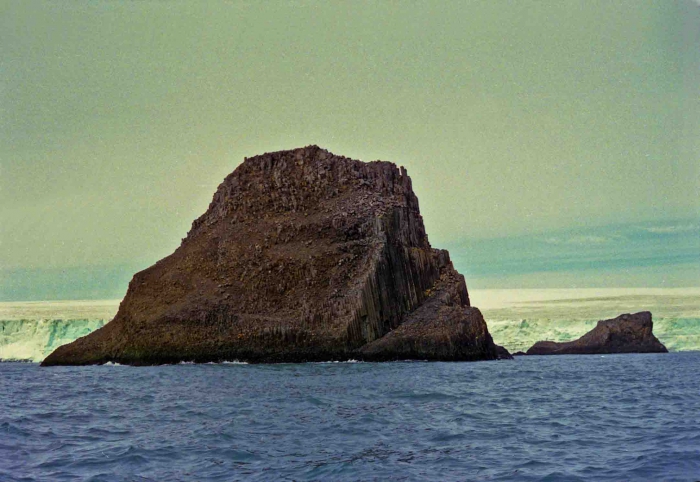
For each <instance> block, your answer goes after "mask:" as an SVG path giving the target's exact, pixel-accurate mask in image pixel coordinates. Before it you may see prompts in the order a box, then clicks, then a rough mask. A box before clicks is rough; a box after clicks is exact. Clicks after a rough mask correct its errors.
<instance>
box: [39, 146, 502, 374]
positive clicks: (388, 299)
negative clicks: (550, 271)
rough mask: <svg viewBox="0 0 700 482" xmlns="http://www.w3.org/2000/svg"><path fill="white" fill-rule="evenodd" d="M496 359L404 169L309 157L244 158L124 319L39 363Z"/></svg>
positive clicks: (137, 290)
mask: <svg viewBox="0 0 700 482" xmlns="http://www.w3.org/2000/svg"><path fill="white" fill-rule="evenodd" d="M500 357H501V358H504V357H506V356H504V355H503V353H501V356H500ZM496 358H499V352H497V348H496V345H494V343H493V340H492V338H491V335H490V334H489V332H488V329H487V327H486V323H485V322H484V319H483V317H482V316H481V313H480V312H479V310H477V309H475V308H472V307H470V304H469V296H468V293H467V287H466V284H465V281H464V277H463V276H462V275H461V274H459V273H457V271H455V269H454V267H453V266H452V263H451V261H450V257H449V254H448V253H447V251H444V250H438V249H433V248H432V247H431V246H430V243H429V242H428V237H427V235H426V233H425V228H424V226H423V219H422V217H421V215H420V212H419V209H418V199H417V198H416V196H415V194H414V193H413V189H412V186H411V179H410V178H409V177H408V175H407V173H406V170H405V169H404V168H401V169H399V168H397V167H396V165H394V164H392V163H389V162H380V161H375V162H369V163H364V162H361V161H356V160H352V159H348V158H346V157H342V156H336V155H334V154H332V153H330V152H328V151H326V150H324V149H321V148H319V147H317V146H309V147H305V148H301V149H295V150H289V151H280V152H274V153H267V154H263V155H260V156H256V157H252V158H248V159H246V160H245V162H243V163H242V164H241V165H240V166H239V167H238V168H237V169H236V170H235V171H234V172H233V173H231V174H230V175H229V176H227V177H226V179H225V180H224V182H223V183H222V184H221V185H220V186H219V188H218V189H217V191H216V193H215V195H214V199H213V200H212V202H211V204H210V205H209V209H208V210H207V211H206V213H204V214H203V215H202V216H201V217H199V218H198V219H197V220H195V221H194V223H193V224H192V229H191V230H190V232H189V233H188V235H187V237H186V238H185V239H184V240H183V241H182V244H181V245H180V247H179V248H178V249H177V250H176V251H175V252H174V253H173V254H171V255H170V256H168V257H166V258H164V259H162V260H160V261H158V262H157V263H156V264H155V265H153V266H151V267H150V268H148V269H146V270H144V271H141V272H139V273H137V274H136V275H134V277H133V279H132V280H131V282H130V284H129V289H128V291H127V294H126V296H125V298H124V300H123V301H122V303H121V305H120V307H119V311H118V313H117V315H116V316H115V318H114V319H113V320H112V321H111V322H109V323H107V324H106V325H105V326H104V327H102V328H100V329H99V330H97V331H95V332H93V333H91V334H90V335H88V336H85V337H83V338H80V339H78V340H76V341H74V342H72V343H70V344H68V345H64V346H61V347H59V348H58V349H56V350H55V351H54V352H53V353H52V354H51V355H49V356H48V357H47V358H46V359H45V360H44V362H43V363H42V365H44V366H48V365H85V364H101V363H106V362H116V363H122V364H132V365H151V364H163V363H177V362H181V361H194V362H211V361H224V360H240V361H248V362H307V361H332V360H348V359H362V360H370V361H373V360H377V361H384V360H399V359H426V360H489V359H496Z"/></svg>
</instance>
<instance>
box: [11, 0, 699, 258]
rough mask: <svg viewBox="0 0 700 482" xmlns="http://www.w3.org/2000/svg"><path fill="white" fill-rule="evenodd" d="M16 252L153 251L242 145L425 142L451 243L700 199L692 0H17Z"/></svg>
mask: <svg viewBox="0 0 700 482" xmlns="http://www.w3.org/2000/svg"><path fill="white" fill-rule="evenodd" d="M0 22H1V24H0V53H1V55H0V161H1V162H2V171H1V173H0V174H1V183H2V186H1V187H2V190H1V192H0V216H1V218H0V223H1V226H2V227H1V229H2V233H1V238H0V239H1V241H2V249H1V250H0V266H2V267H4V268H5V269H8V268H38V267H58V268H61V267H69V266H72V267H76V266H90V265H105V264H119V263H132V264H133V263H136V264H142V265H144V266H145V265H148V264H151V263H152V262H154V261H155V260H157V259H159V258H160V257H162V256H165V255H167V254H169V253H170V252H172V250H173V249H174V248H175V247H176V246H177V245H178V244H179V242H180V238H182V237H183V236H184V235H185V233H186V232H187V230H188V228H189V226H190V224H191V222H192V220H193V219H194V218H195V217H196V216H198V215H199V214H201V213H202V212H203V211H204V210H205V209H206V206H207V205H208V203H209V201H210V200H211V196H212V195H213V193H214V190H215V189H216V186H217V185H218V184H219V183H220V182H221V180H222V179H223V178H224V176H225V175H226V174H228V173H229V172H230V171H232V170H233V169H234V168H235V167H236V166H237V165H238V164H239V163H240V162H241V161H242V159H243V157H244V156H251V155H255V154H259V153H262V152H266V151H273V150H279V149H287V148H293V147H298V146H303V145H308V144H318V145H321V146H322V147H325V148H327V149H329V150H331V151H333V152H335V153H338V154H343V155H347V156H350V157H354V158H359V159H363V160H374V159H383V160H389V161H394V162H396V163H399V164H403V165H405V166H406V167H407V168H408V170H409V173H410V174H411V176H412V178H413V180H414V186H415V188H416V191H417V193H418V196H419V198H420V201H421V208H422V213H423V215H424V218H425V222H426V225H427V228H428V232H429V234H430V237H431V241H432V242H433V244H434V245H438V246H440V245H451V244H455V243H457V242H461V240H464V239H470V238H486V237H494V236H498V237H501V236H516V235H527V234H530V233H538V232H543V231H548V230H555V229H568V228H577V229H578V228H581V227H587V226H591V227H593V226H599V225H605V224H614V223H630V222H641V221H658V220H664V219H671V218H672V219H677V218H697V217H698V215H699V213H700V200H699V197H698V183H699V181H700V167H699V166H700V162H699V161H698V160H699V159H700V33H699V32H700V7H698V4H697V3H695V2H693V1H691V0H678V1H672V0H659V1H646V0H631V1H614V0H602V1H593V0H581V1H565V0H553V1H512V2H507V1H498V0H488V1H458V2H443V1H434V2H389V1H386V2H346V1H335V2H331V1H319V2H310V1H308V2H307V1H288V2H235V1H220V2H215V1H198V2H175V1H173V2H170V1H149V2H146V1H143V2H141V1H122V2H118V1H91V2H87V1H84V2H80V1H61V2H58V1H57V2H35V1H28V0H22V1H16V2H14V1H5V0H3V1H0Z"/></svg>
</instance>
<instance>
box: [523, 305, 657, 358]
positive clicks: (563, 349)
mask: <svg viewBox="0 0 700 482" xmlns="http://www.w3.org/2000/svg"><path fill="white" fill-rule="evenodd" d="M653 327H654V324H653V322H652V321H651V313H650V312H648V311H642V312H639V313H635V314H629V313H628V314H624V315H620V316H618V317H617V318H613V319H610V320H600V321H599V322H598V324H597V325H596V327H595V328H593V329H592V330H591V331H589V332H588V333H586V334H585V335H583V336H582V337H581V338H579V339H578V340H574V341H570V342H566V343H557V342H554V341H538V342H537V343H535V344H534V345H533V346H532V347H531V348H530V349H529V350H528V351H527V354H528V355H595V354H606V353H667V352H668V350H667V349H666V347H665V346H664V345H663V344H662V343H661V342H660V341H659V340H658V339H657V338H656V337H655V336H654V334H653V333H652V331H653Z"/></svg>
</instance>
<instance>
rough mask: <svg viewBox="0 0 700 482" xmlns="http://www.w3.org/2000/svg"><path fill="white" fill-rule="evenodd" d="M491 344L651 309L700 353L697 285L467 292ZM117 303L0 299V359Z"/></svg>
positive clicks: (662, 327)
mask: <svg viewBox="0 0 700 482" xmlns="http://www.w3.org/2000/svg"><path fill="white" fill-rule="evenodd" d="M469 297H470V299H471V302H472V304H473V305H474V306H477V307H479V309H480V310H481V312H482V313H483V314H484V318H485V319H486V323H487V324H488V327H489V331H490V332H491V335H492V336H493V339H494V341H495V342H496V343H498V344H499V345H503V346H505V347H506V348H507V349H508V350H509V351H510V352H511V353H512V352H516V351H526V350H527V349H528V348H530V347H531V346H532V345H534V344H535V342H537V341H541V340H552V341H570V340H573V339H576V338H578V337H580V336H581V335H583V334H584V333H586V332H587V331H590V330H591V329H593V327H594V326H595V324H596V323H597V321H598V320H601V319H606V318H614V317H615V316H617V315H619V314H621V313H634V312H638V311H651V313H652V315H653V321H654V334H655V335H656V336H657V338H659V340H661V342H662V343H663V344H664V345H666V347H667V348H668V349H669V350H671V351H686V350H700V288H673V289H671V288H629V289H624V288H602V289H536V290H535V289H525V290H522V289H520V290H515V289H509V290H469ZM118 307H119V300H96V301H50V302H49V301H45V302H0V360H3V361H32V362H40V361H42V360H43V359H44V358H45V357H46V356H48V354H49V353H51V352H52V351H53V350H55V349H56V348H57V347H59V346H61V345H63V344H66V343H69V342H71V341H73V340H75V339H77V338H79V337H81V336H85V335H87V334H88V333H91V332H92V331H94V330H97V329H98V328H101V327H102V326H104V325H105V324H106V323H107V322H108V321H109V320H111V319H112V318H113V317H114V315H115V314H116V312H117V308H118Z"/></svg>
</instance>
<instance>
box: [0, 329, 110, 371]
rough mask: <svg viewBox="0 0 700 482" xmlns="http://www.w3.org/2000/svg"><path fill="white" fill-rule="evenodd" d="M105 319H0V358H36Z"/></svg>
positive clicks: (75, 337)
mask: <svg viewBox="0 0 700 482" xmlns="http://www.w3.org/2000/svg"><path fill="white" fill-rule="evenodd" d="M107 321H108V320H104V319H97V320H89V319H83V320H50V319H49V320H46V319H44V320H24V319H19V320H0V360H2V361H31V362H40V361H42V360H43V359H44V358H46V357H47V356H48V355H49V353H51V352H52V351H53V350H55V349H56V348H58V347H59V346H61V345H65V344H66V343H70V342H71V341H73V340H75V339H77V338H80V337H81V336H85V335H87V334H88V333H91V332H93V331H95V330H97V329H98V328H101V327H102V326H103V325H104V324H105V323H106V322H107Z"/></svg>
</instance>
